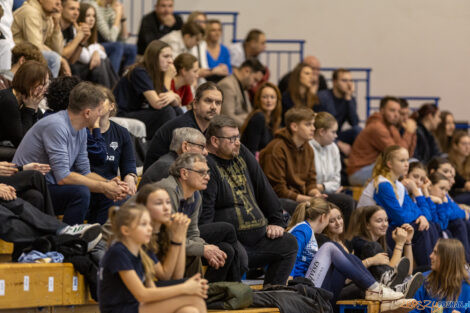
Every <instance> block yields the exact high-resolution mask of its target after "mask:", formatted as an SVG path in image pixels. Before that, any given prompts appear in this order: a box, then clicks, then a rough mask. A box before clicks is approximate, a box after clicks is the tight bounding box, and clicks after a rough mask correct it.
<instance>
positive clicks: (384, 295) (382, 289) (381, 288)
mask: <svg viewBox="0 0 470 313" xmlns="http://www.w3.org/2000/svg"><path fill="white" fill-rule="evenodd" d="M402 298H403V293H401V292H397V291H395V290H393V289H390V288H389V287H387V286H385V285H384V284H377V286H376V287H375V288H372V289H367V290H366V300H371V301H385V300H398V299H402Z"/></svg>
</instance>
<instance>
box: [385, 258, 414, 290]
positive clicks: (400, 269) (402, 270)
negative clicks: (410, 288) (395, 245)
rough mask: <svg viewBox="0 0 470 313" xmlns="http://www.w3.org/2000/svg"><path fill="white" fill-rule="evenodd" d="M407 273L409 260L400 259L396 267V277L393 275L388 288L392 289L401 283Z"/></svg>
mask: <svg viewBox="0 0 470 313" xmlns="http://www.w3.org/2000/svg"><path fill="white" fill-rule="evenodd" d="M409 271H410V260H409V259H408V258H401V259H400V262H398V265H397V275H395V277H394V278H393V280H392V282H391V283H390V286H389V287H390V288H392V289H393V288H395V286H396V285H398V284H401V283H403V280H404V279H405V278H406V276H407V275H408V272H409Z"/></svg>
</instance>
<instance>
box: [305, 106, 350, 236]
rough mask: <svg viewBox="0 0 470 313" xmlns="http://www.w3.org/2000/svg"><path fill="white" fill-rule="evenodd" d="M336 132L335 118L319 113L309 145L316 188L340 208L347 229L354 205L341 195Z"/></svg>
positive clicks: (346, 196)
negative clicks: (312, 157) (312, 155)
mask: <svg viewBox="0 0 470 313" xmlns="http://www.w3.org/2000/svg"><path fill="white" fill-rule="evenodd" d="M337 131H338V122H337V121H336V118H335V117H334V116H333V115H331V114H330V113H328V112H320V113H318V114H317V116H315V135H314V138H313V139H312V140H310V142H309V143H310V145H311V146H312V148H313V151H314V152H315V170H316V173H317V188H318V189H319V190H320V191H322V192H323V193H326V194H327V195H328V201H330V202H333V203H334V204H336V205H337V206H339V207H340V208H341V210H342V212H343V214H344V218H345V219H344V222H345V225H346V227H347V226H348V225H349V217H350V216H351V213H352V211H353V210H354V207H355V205H356V203H355V202H354V199H353V198H352V197H351V196H349V195H347V194H345V193H341V190H342V189H343V187H341V157H340V153H339V149H338V146H337V145H336V143H335V139H336V137H337V134H336V132H337Z"/></svg>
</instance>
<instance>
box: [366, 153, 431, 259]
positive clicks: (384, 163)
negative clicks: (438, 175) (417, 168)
mask: <svg viewBox="0 0 470 313" xmlns="http://www.w3.org/2000/svg"><path fill="white" fill-rule="evenodd" d="M408 159H409V155H408V150H406V149H404V148H402V147H400V146H397V145H395V146H389V147H388V148H386V149H385V151H384V152H383V153H382V154H381V155H380V156H379V157H378V159H377V162H376V163H375V166H374V169H373V172H372V181H371V182H370V183H369V184H368V185H367V187H366V188H365V189H364V191H363V194H362V195H361V199H360V200H359V204H358V206H361V205H375V204H377V205H380V206H381V207H382V208H384V209H385V211H386V212H387V216H388V221H389V223H390V226H391V227H389V228H388V230H387V241H388V242H387V243H388V244H389V245H390V246H391V247H392V248H393V247H394V246H395V242H394V241H393V239H392V232H393V231H394V229H395V228H396V227H399V226H402V225H403V224H410V225H411V226H412V227H413V228H414V235H413V239H412V244H413V246H414V249H413V255H414V259H415V260H416V264H417V265H418V266H424V267H427V268H428V267H429V265H430V263H429V258H428V257H427V255H429V254H430V253H431V251H432V247H433V246H434V243H435V240H436V238H435V235H434V234H436V233H437V230H436V229H435V226H434V224H432V223H431V224H430V223H429V221H430V220H432V218H431V214H430V212H429V208H428V203H427V200H426V198H425V197H424V196H423V195H422V193H421V191H420V190H419V189H418V187H417V186H416V184H415V183H414V181H413V180H410V179H403V181H402V182H400V181H399V180H398V179H399V178H400V177H403V176H405V175H406V174H407V173H408V166H409V165H408ZM408 192H410V193H411V194H412V195H413V196H414V198H415V200H416V203H415V202H414V201H413V200H412V199H411V197H410V195H409V194H408Z"/></svg>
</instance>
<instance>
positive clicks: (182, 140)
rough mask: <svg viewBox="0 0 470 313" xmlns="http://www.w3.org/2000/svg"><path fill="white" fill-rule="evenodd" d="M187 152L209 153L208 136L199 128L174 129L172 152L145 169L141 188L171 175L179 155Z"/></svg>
mask: <svg viewBox="0 0 470 313" xmlns="http://www.w3.org/2000/svg"><path fill="white" fill-rule="evenodd" d="M186 152H192V153H200V154H202V155H204V156H206V155H207V150H206V138H205V137H204V135H203V134H202V133H201V132H200V131H199V130H197V129H195V128H191V127H181V128H177V129H175V130H174V131H173V139H172V140H171V144H170V152H168V153H167V154H165V155H164V156H162V157H161V158H160V159H158V161H156V162H154V163H153V164H152V166H150V167H149V168H148V170H146V171H145V173H144V175H143V176H142V179H141V180H140V183H139V189H140V188H142V187H143V186H144V185H146V184H149V183H153V182H157V181H159V180H161V179H163V178H166V177H168V175H170V173H169V169H170V166H171V164H173V162H175V160H176V158H177V157H178V155H181V154H183V153H186Z"/></svg>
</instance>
